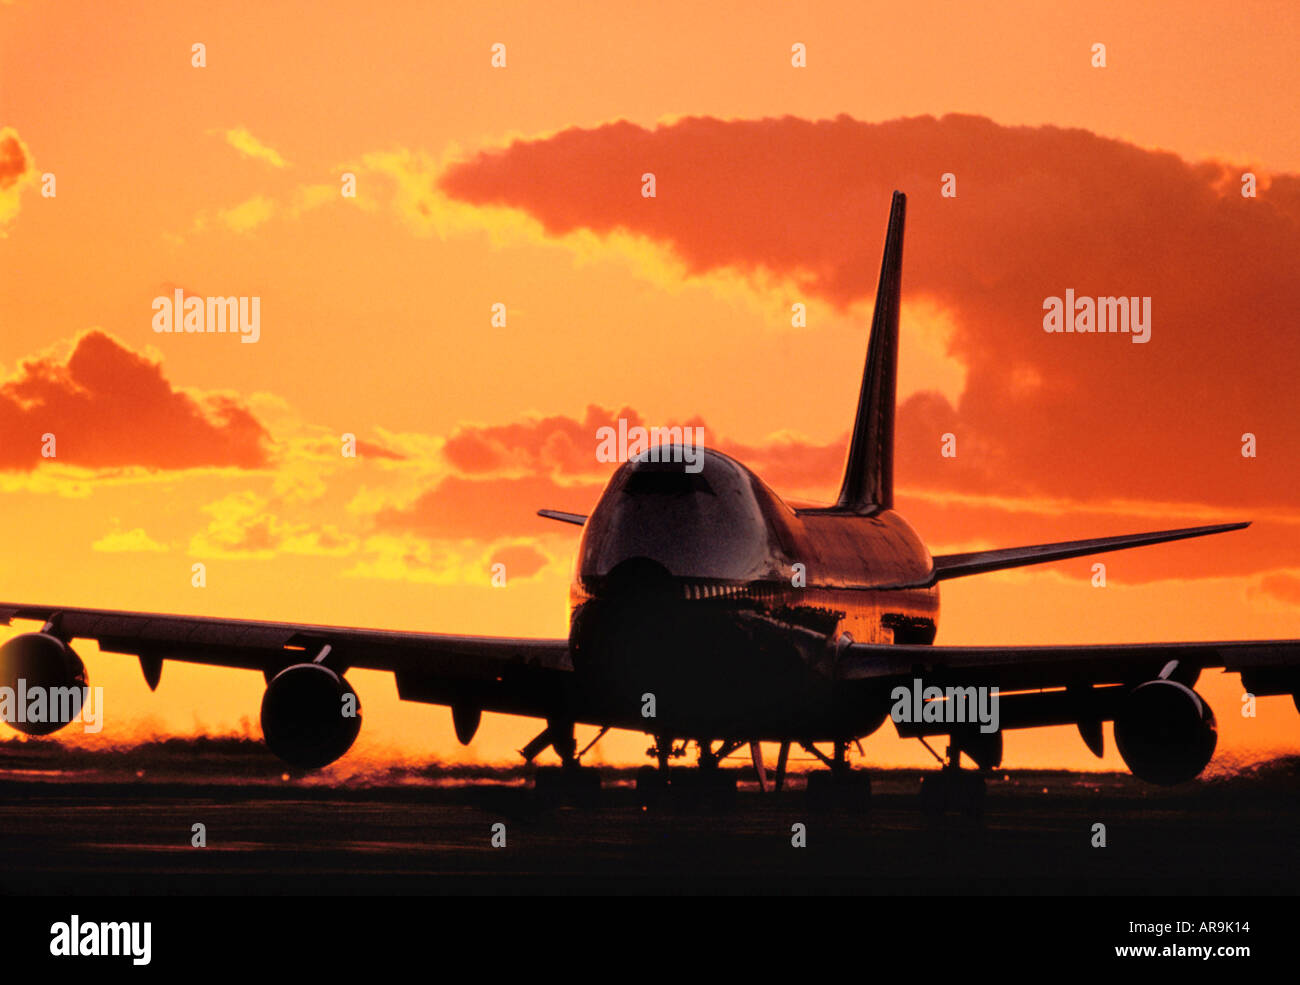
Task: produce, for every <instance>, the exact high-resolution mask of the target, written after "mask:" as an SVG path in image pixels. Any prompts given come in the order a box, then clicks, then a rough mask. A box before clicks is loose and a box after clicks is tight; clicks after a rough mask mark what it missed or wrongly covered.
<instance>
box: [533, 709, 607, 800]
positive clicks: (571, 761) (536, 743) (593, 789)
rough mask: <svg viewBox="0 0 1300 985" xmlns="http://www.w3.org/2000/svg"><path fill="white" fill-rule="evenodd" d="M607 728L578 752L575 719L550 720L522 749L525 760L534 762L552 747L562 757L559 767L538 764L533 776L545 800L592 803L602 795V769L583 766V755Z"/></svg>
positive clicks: (540, 794) (535, 786)
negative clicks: (566, 720)
mask: <svg viewBox="0 0 1300 985" xmlns="http://www.w3.org/2000/svg"><path fill="white" fill-rule="evenodd" d="M607 731H608V729H601V730H600V732H599V734H597V736H596V738H594V739H592V740H591V741H590V742H589V743H587V745H586V746H585V747H584V748H583V750H582V751H581V752H576V751H575V750H576V749H577V742H576V740H575V739H574V737H573V723H572V722H548V723H547V726H546V729H545V730H544V731H543V732H542V733H541V734H540V735H538V736H537V738H535V739H533V740H532V741H531V742H530V743H528V745H526V746H524V748H523V749H521V750H519V751H520V753H521V754H522V755H523V757H524V759H525V760H527V761H528V762H530V763H531V762H532V761H533V759H534V757H536V756H537V754H538V753H539V752H541V751H542V750H543V749H545V748H546V747H547V746H550V747H551V748H552V749H554V750H555V752H556V755H558V756H559V757H560V765H559V766H539V767H538V768H537V773H536V774H535V775H534V777H533V789H534V790H535V791H536V792H537V795H538V796H539V797H541V798H543V799H545V800H548V801H552V802H555V803H561V804H581V805H584V806H589V805H591V804H594V803H595V802H596V801H597V800H599V798H600V770H598V769H596V768H595V767H592V766H583V765H582V763H581V760H582V756H583V754H584V753H586V751H587V750H588V749H590V748H591V747H592V746H594V745H595V744H596V743H597V742H599V741H600V739H601V736H603V735H604V734H605V733H606V732H607Z"/></svg>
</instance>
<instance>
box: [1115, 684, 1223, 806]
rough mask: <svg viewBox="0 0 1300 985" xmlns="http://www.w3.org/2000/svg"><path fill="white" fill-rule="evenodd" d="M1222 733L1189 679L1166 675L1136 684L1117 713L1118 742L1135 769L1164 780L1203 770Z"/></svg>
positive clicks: (1180, 778)
mask: <svg viewBox="0 0 1300 985" xmlns="http://www.w3.org/2000/svg"><path fill="white" fill-rule="evenodd" d="M1218 738H1219V733H1218V729H1217V728H1216V727H1215V723H1214V712H1213V711H1211V710H1210V706H1209V705H1208V704H1206V702H1205V699H1204V698H1202V697H1201V696H1200V695H1199V694H1197V693H1196V692H1195V691H1193V690H1192V689H1191V688H1190V687H1188V686H1187V685H1186V684H1180V683H1179V682H1178V681H1173V680H1166V679H1164V678H1160V679H1157V680H1154V681H1147V682H1146V683H1145V684H1139V685H1138V686H1137V687H1135V688H1134V689H1133V690H1132V691H1130V692H1129V693H1128V695H1127V696H1126V697H1125V698H1124V701H1123V703H1122V705H1121V707H1120V711H1119V714H1118V715H1116V716H1115V745H1116V746H1118V747H1119V754H1120V755H1121V756H1123V757H1124V762H1125V763H1126V764H1127V765H1128V768H1129V770H1131V771H1132V773H1133V775H1134V776H1136V777H1138V778H1139V779H1141V780H1146V781H1147V782H1148V783H1155V784H1159V785H1161V786H1172V785H1173V784H1175V783H1182V782H1183V781H1185V780H1191V779H1194V778H1195V777H1197V776H1199V775H1200V773H1201V770H1203V769H1205V767H1206V766H1207V765H1208V764H1209V762H1210V757H1212V756H1213V755H1214V747H1215V744H1216V743H1217V742H1218Z"/></svg>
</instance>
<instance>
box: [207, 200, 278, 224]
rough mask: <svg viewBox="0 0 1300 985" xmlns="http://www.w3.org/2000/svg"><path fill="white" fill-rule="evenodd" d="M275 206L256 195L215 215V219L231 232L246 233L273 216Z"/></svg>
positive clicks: (273, 203)
mask: <svg viewBox="0 0 1300 985" xmlns="http://www.w3.org/2000/svg"><path fill="white" fill-rule="evenodd" d="M275 210H276V204H275V202H273V201H271V199H269V198H267V197H266V196H265V195H256V196H254V197H253V198H250V199H248V200H247V201H244V202H240V203H239V204H238V205H235V206H231V207H230V208H228V209H224V210H222V211H221V212H218V213H217V218H218V219H219V220H220V221H221V223H222V224H223V225H224V226H225V227H226V228H227V229H229V230H230V231H231V232H236V233H247V232H251V231H252V230H254V229H256V228H257V227H258V226H260V225H262V223H264V222H266V221H267V220H268V219H270V218H271V216H272V215H274V214H275Z"/></svg>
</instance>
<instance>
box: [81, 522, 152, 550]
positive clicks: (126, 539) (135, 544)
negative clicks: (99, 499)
mask: <svg viewBox="0 0 1300 985" xmlns="http://www.w3.org/2000/svg"><path fill="white" fill-rule="evenodd" d="M90 549H91V550H92V551H104V552H105V553H109V554H117V553H141V552H153V553H165V552H166V551H167V547H166V546H165V545H163V544H160V543H158V542H157V541H156V540H154V539H153V538H152V537H150V536H149V535H148V534H147V533H145V532H144V529H143V528H142V527H136V528H135V529H133V530H113V531H110V532H109V533H106V534H105V535H104V536H103V537H101V538H99V540H97V541H95V542H94V543H93V544H91V545H90Z"/></svg>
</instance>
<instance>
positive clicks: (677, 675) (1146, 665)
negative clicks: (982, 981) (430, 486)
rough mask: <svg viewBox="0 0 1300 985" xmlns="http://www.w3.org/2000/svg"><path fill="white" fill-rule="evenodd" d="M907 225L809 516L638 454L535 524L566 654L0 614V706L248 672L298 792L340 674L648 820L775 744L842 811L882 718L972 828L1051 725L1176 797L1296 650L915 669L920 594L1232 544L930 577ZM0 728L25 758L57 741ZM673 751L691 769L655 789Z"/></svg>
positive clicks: (1238, 646) (984, 565) (729, 468)
mask: <svg viewBox="0 0 1300 985" xmlns="http://www.w3.org/2000/svg"><path fill="white" fill-rule="evenodd" d="M905 208H906V200H905V197H904V196H903V195H902V194H901V193H899V192H895V193H894V197H893V205H892V208H891V210H890V215H889V229H888V233H887V235H886V239H885V252H884V260H883V263H882V265H881V273H880V284H879V287H878V290H877V295H876V307H875V313H874V316H873V318H872V325H871V338H870V343H869V345H868V349H867V360H866V368H865V370H864V372H863V376H862V389H861V393H860V396H859V399H858V409H857V416H856V418H855V419H854V422H853V432H852V437H851V440H850V443H849V451H848V459H847V462H846V465H845V468H844V479H843V484H842V485H841V487H840V492H839V497H838V498H837V499H836V501H835V503H834V504H833V505H830V506H817V507H795V506H792V505H790V504H788V503H786V502H784V501H783V500H782V499H781V498H780V497H779V496H778V495H777V494H776V493H775V492H773V491H772V490H771V489H769V488H768V487H767V486H766V485H765V484H764V483H763V482H762V480H760V479H759V478H758V476H756V475H755V474H754V473H753V472H751V471H750V470H749V469H747V468H746V467H745V466H744V465H742V464H741V463H740V462H737V461H735V460H733V459H731V458H729V457H727V456H726V455H722V454H720V453H718V452H716V451H712V450H705V449H699V450H698V451H693V450H692V449H690V448H686V447H683V446H682V445H676V444H664V445H658V446H656V447H655V449H653V450H652V451H651V452H650V453H643V454H641V455H638V456H635V457H634V458H632V459H631V460H629V461H627V462H625V463H624V464H623V465H621V466H620V467H619V468H618V470H617V471H616V472H615V473H614V475H613V477H612V478H611V479H610V481H609V484H608V485H607V486H606V488H605V490H604V492H603V493H602V495H601V497H600V499H599V501H598V502H597V503H596V505H595V508H594V509H593V510H592V512H591V514H590V515H588V516H584V515H581V514H574V513H563V512H559V511H554V510H542V511H540V512H541V515H542V516H545V517H549V518H551V519H554V520H559V521H562V522H566V523H572V524H577V525H580V526H582V528H583V530H582V539H581V543H580V546H579V548H578V562H577V565H576V572H575V576H574V580H573V584H572V588H571V622H570V631H569V635H568V637H567V638H565V639H504V638H502V639H498V638H489V637H476V636H451V635H437V634H432V633H414V632H397V631H391V630H376V629H349V628H342V627H335V626H316V625H305V624H300V623H276V622H253V621H248V620H241V619H215V618H206V617H197V616H176V615H155V614H149V613H140V612H118V611H110V610H104V609H84V608H73V607H70V606H62V605H23V604H0V620H3V622H4V623H5V624H9V623H10V621H11V620H13V619H30V620H37V621H39V622H41V623H42V625H41V628H40V630H39V631H37V632H29V633H26V634H24V635H20V636H17V637H15V638H13V639H12V640H10V641H9V642H8V643H6V644H5V645H4V647H3V648H0V657H2V658H3V659H2V660H0V664H2V667H0V671H2V675H3V676H2V678H0V685H6V686H8V687H11V688H13V689H14V691H12V692H9V693H10V694H14V693H18V694H21V693H22V689H26V691H28V692H29V693H31V692H32V689H33V688H37V687H39V688H44V689H46V693H54V692H51V691H50V690H49V689H53V688H78V689H81V688H84V687H85V686H86V672H85V667H84V665H83V663H82V661H81V660H80V658H79V657H78V656H77V655H76V653H75V652H74V651H73V649H72V643H73V641H75V640H77V639H92V640H95V641H96V642H97V643H98V644H99V648H100V649H101V650H106V651H111V652H114V653H126V654H132V655H135V656H136V657H138V659H139V661H140V666H141V669H142V670H143V672H144V676H145V679H146V681H147V682H148V684H149V686H150V687H151V688H155V687H156V686H157V684H158V680H159V676H160V674H161V672H162V666H163V663H164V661H166V660H182V661H190V662H194V663H203V664H213V665H217V666H222V667H243V668H252V669H256V670H259V671H261V672H262V673H263V674H264V675H265V677H266V682H267V687H266V692H265V695H264V696H263V698H262V709H261V722H262V731H263V734H264V736H265V739H266V744H267V745H268V746H269V747H270V749H271V750H272V751H273V752H274V753H275V754H276V755H277V756H279V757H281V758H282V759H284V760H285V761H287V762H288V763H290V764H293V765H295V766H297V767H300V768H316V767H321V766H325V765H327V764H329V763H331V762H333V761H334V760H336V759H338V758H339V757H340V756H342V755H343V754H344V753H346V752H347V751H348V749H349V748H350V747H351V746H352V743H353V742H354V740H355V739H356V737H357V734H358V731H359V730H360V727H361V717H360V714H359V710H358V704H357V701H356V695H355V693H354V692H353V690H352V688H351V686H350V685H349V684H348V681H347V676H346V675H347V673H348V671H350V670H351V669H352V668H354V667H357V668H366V669H373V670H383V671H391V672H392V673H393V674H394V675H395V677H396V682H397V689H398V693H399V694H400V695H401V697H402V698H404V699H407V700H411V701H422V702H427V703H432V704H440V705H447V706H449V707H450V708H451V714H452V721H453V723H454V725H455V731H456V735H457V737H458V738H459V740H460V741H461V742H462V743H465V744H468V743H469V742H470V741H471V740H472V739H473V738H474V734H475V732H476V731H477V729H478V726H479V720H480V717H481V715H482V713H483V712H485V711H489V712H500V713H506V714H511V715H527V716H532V717H535V718H537V719H541V720H544V721H545V728H543V729H542V730H541V732H540V734H538V736H537V737H536V738H535V739H534V740H533V741H532V742H530V743H529V744H528V745H527V746H526V747H525V748H524V749H523V750H522V754H523V755H524V757H525V758H526V759H527V760H529V761H531V760H532V759H533V758H534V757H536V756H537V755H538V753H540V752H541V751H542V750H544V749H546V748H547V747H550V748H551V749H553V750H554V751H555V752H556V753H557V754H558V756H559V758H560V760H561V762H562V763H563V765H562V766H560V767H551V768H548V769H545V770H539V771H538V774H537V783H538V786H539V787H547V788H550V789H551V790H552V791H553V792H556V793H574V792H578V791H583V790H586V791H590V790H591V789H592V788H593V787H596V786H598V785H599V779H598V777H597V775H596V773H595V771H594V770H591V769H587V768H584V767H581V766H580V765H579V761H580V757H581V753H579V752H577V751H576V744H575V741H574V726H575V724H577V723H582V724H587V725H593V726H598V727H599V728H600V729H601V734H604V731H605V730H607V729H610V728H617V729H631V730H635V731H641V732H645V733H648V734H649V735H650V736H652V737H653V742H654V746H653V749H652V750H650V752H651V754H653V755H654V756H655V757H656V759H657V762H658V765H657V767H655V766H649V765H647V766H645V767H643V768H642V770H641V772H640V775H639V777H638V789H639V790H641V791H642V794H643V795H644V796H646V797H647V798H648V797H651V796H658V795H661V794H663V793H665V792H667V791H670V790H671V789H673V788H681V787H683V786H684V787H688V788H693V789H696V790H700V789H705V790H725V789H726V788H727V787H728V786H730V788H731V789H732V790H734V784H735V779H734V773H730V772H727V771H722V770H719V769H718V763H719V760H720V759H722V758H723V757H725V756H728V755H731V754H732V753H734V752H736V751H737V750H739V749H741V748H742V747H743V746H745V745H746V744H747V745H748V746H749V748H750V751H751V755H752V756H753V762H754V767H755V770H756V772H757V774H758V778H759V781H760V783H762V784H763V785H764V786H766V785H767V782H768V777H767V774H766V771H765V769H764V764H763V760H762V756H761V752H760V746H759V743H760V742H763V741H767V742H773V743H779V744H780V754H779V760H778V765H777V769H776V773H775V775H774V776H773V777H772V782H773V784H774V785H775V786H776V787H777V788H778V789H779V788H780V786H781V784H782V782H783V779H784V775H785V771H786V764H787V761H788V753H789V750H790V746H791V744H792V743H795V744H798V745H799V746H801V747H803V748H804V749H805V750H807V751H808V752H809V753H811V754H812V755H814V756H815V757H816V758H817V759H819V760H821V761H822V762H823V763H824V764H825V766H826V767H827V769H826V770H823V771H817V772H814V773H812V774H811V775H810V778H809V791H810V793H812V794H815V795H816V796H818V797H820V798H824V799H837V798H840V797H843V798H846V799H847V800H848V801H849V802H850V803H854V804H860V803H862V802H863V800H864V798H865V796H866V795H867V794H868V793H869V790H870V787H869V782H868V780H867V778H866V774H865V773H864V772H863V771H860V770H854V769H851V768H850V766H849V763H848V757H847V752H848V747H849V745H850V743H853V742H854V741H856V740H858V739H859V738H861V737H862V736H866V735H869V734H871V733H872V732H874V731H875V730H876V729H878V728H880V726H881V725H882V724H883V723H884V722H885V720H886V719H887V718H892V719H893V721H894V723H895V727H896V728H897V730H898V732H899V734H900V735H903V736H909V737H910V736H914V737H917V738H920V739H922V740H924V739H925V738H927V737H930V736H935V737H938V736H947V737H948V738H947V762H946V765H945V766H944V767H943V768H942V769H941V770H938V771H936V772H935V773H934V774H932V775H931V776H930V777H929V778H928V780H927V782H926V783H925V784H923V790H922V792H923V800H924V802H926V803H927V804H929V805H930V806H933V807H939V808H942V807H944V806H963V807H969V806H970V805H971V804H972V803H975V804H978V802H979V800H980V798H981V796H982V791H983V780H982V779H981V778H980V772H978V771H970V770H964V771H963V770H961V769H960V768H959V767H960V762H961V757H962V754H965V755H966V757H967V758H968V759H969V760H970V761H972V762H973V763H974V764H975V765H976V766H978V767H979V768H980V770H981V771H986V770H988V769H991V768H993V767H996V766H998V765H1000V764H1001V762H1002V732H1003V730H1005V729H1019V728H1034V727H1038V726H1047V725H1061V724H1073V725H1076V726H1077V727H1078V729H1079V735H1080V737H1081V738H1082V739H1083V741H1084V743H1086V744H1087V746H1088V748H1089V749H1091V750H1092V752H1093V753H1095V754H1096V755H1098V756H1100V755H1101V754H1102V748H1103V745H1102V743H1103V738H1102V723H1103V722H1106V721H1112V722H1114V735H1115V741H1116V745H1117V746H1118V748H1119V752H1120V754H1121V755H1122V756H1123V758H1124V761H1125V763H1126V764H1127V765H1128V767H1129V769H1130V770H1131V771H1132V772H1133V773H1134V774H1135V775H1137V776H1138V777H1140V778H1141V779H1143V780H1146V781H1149V782H1151V783H1157V784H1173V783H1179V782H1182V781H1185V780H1190V779H1192V778H1194V777H1196V776H1198V775H1199V774H1200V773H1201V771H1202V770H1203V769H1204V768H1205V766H1206V764H1207V763H1208V762H1209V761H1210V757H1211V756H1212V755H1213V753H1214V747H1215V740H1216V729H1215V720H1214V714H1213V712H1212V711H1211V710H1210V707H1209V706H1208V705H1207V704H1206V702H1205V701H1204V699H1202V698H1201V696H1200V695H1198V694H1197V692H1196V691H1195V690H1194V687H1195V685H1196V681H1197V678H1198V677H1199V675H1200V674H1201V672H1202V671H1205V670H1209V669H1219V668H1221V669H1223V670H1225V671H1229V672H1233V673H1239V674H1240V675H1241V679H1242V683H1243V686H1244V687H1245V689H1246V690H1248V691H1250V692H1251V693H1253V694H1256V695H1279V694H1290V695H1292V697H1293V699H1294V700H1295V701H1296V703H1297V707H1298V708H1300V641H1297V640H1283V641H1278V640H1272V641H1251V642H1244V641H1238V642H1220V643H1142V644H1132V645H1108V646H1069V645H1067V646H934V645H932V644H933V641H934V638H935V631H936V627H937V623H938V617H939V583H940V582H943V581H946V580H948V579H949V578H961V577H965V576H966V575H975V574H979V573H981V572H986V571H1000V570H1002V569H1004V568H1015V567H1019V566H1021V565H1028V564H1037V563H1041V562H1046V561H1059V560H1061V559H1063V558H1074V557H1080V556H1083V555H1088V554H1098V553H1101V552H1104V551H1114V550H1120V549H1122V548H1128V547H1140V546H1144V545H1148V544H1157V543H1160V542H1162V541H1170V540H1179V539H1182V538H1186V537H1200V536H1204V535H1206V534H1214V533H1221V532H1223V531H1228V530H1237V529H1240V528H1242V527H1244V526H1246V524H1244V523H1231V524H1221V525H1217V526H1205V527H1191V528H1186V529H1181V530H1164V531H1159V532H1155V533H1139V534H1129V535H1126V536H1119V537H1102V538H1098V539H1095V540H1080V541H1069V542H1064V543H1055V544H1038V545H1034V546H1029V547H1013V548H1008V549H1005V550H990V551H978V552H975V553H970V554H948V555H939V556H931V554H930V552H929V551H928V550H926V547H925V545H924V543H922V541H921V538H920V537H919V536H917V534H916V532H915V531H914V530H913V529H912V528H911V527H910V526H909V525H908V523H907V522H906V521H905V520H904V519H903V518H902V517H901V516H900V515H899V514H898V513H896V512H895V511H894V509H893V505H894V484H893V457H894V455H893V437H894V405H895V374H896V366H897V355H898V317H899V289H900V278H901V269H902V258H903V219H904V212H905ZM6 717H9V718H10V719H11V722H12V724H14V725H15V727H16V728H18V729H19V730H20V731H23V732H26V733H28V734H46V733H49V732H53V731H55V730H57V729H58V728H59V727H61V724H64V722H60V721H33V720H32V716H22V715H18V716H14V715H9V716H6ZM47 717H49V716H47ZM690 743H694V745H695V746H696V747H697V748H698V752H699V768H698V769H670V768H669V761H670V759H673V758H675V757H676V756H680V755H682V754H683V753H684V752H685V750H686V749H687V746H688V744H690ZM819 743H820V744H822V745H824V746H827V747H828V749H829V752H827V751H824V750H823V749H821V748H819V747H818V744H819ZM936 755H937V754H936ZM729 777H730V779H729Z"/></svg>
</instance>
